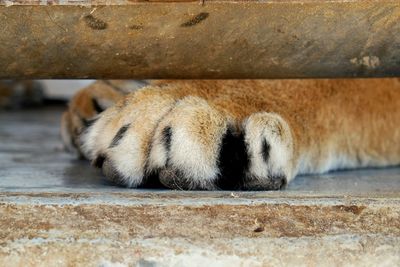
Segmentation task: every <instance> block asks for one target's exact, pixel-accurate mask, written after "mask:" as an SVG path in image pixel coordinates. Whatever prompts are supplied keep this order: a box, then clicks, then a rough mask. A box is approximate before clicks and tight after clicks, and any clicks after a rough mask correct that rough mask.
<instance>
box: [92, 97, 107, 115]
mask: <svg viewBox="0 0 400 267" xmlns="http://www.w3.org/2000/svg"><path fill="white" fill-rule="evenodd" d="M92 106H93V108H94V110H96V112H97V113H101V112H103V111H104V110H105V108H103V107H102V106H100V104H99V102H98V101H97V99H96V98H92Z"/></svg>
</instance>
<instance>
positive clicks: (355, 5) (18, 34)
mask: <svg viewBox="0 0 400 267" xmlns="http://www.w3.org/2000/svg"><path fill="white" fill-rule="evenodd" d="M354 76H359V77H372V76H375V77H381V76H400V1H398V0H380V1H367V0H350V1H335V0H333V1H332V0H319V1H318V0H299V1H293V0H283V1H277V0H272V1H206V2H205V3H203V4H201V2H198V1H185V2H182V1H176V2H168V1H159V2H153V1H150V2H146V3H145V2H140V1H137V2H136V1H124V0H120V1H118V0H117V1H106V0H104V1H84V0H80V1H72V0H70V1H62V0H60V1H39V0H37V1H27V0H19V1H4V0H0V78H288V77H354Z"/></svg>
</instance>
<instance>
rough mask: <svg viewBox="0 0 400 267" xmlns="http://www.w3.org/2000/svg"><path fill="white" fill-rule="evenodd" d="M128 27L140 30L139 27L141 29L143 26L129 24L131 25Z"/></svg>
mask: <svg viewBox="0 0 400 267" xmlns="http://www.w3.org/2000/svg"><path fill="white" fill-rule="evenodd" d="M129 29H131V30H141V29H143V26H142V25H131V26H129Z"/></svg>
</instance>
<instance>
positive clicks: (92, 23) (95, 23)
mask: <svg viewBox="0 0 400 267" xmlns="http://www.w3.org/2000/svg"><path fill="white" fill-rule="evenodd" d="M84 20H85V22H86V25H87V26H89V27H90V28H92V29H93V30H105V29H107V27H108V25H107V23H106V22H104V21H102V20H101V19H98V18H95V17H93V15H86V16H85V17H84Z"/></svg>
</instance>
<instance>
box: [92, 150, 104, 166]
mask: <svg viewBox="0 0 400 267" xmlns="http://www.w3.org/2000/svg"><path fill="white" fill-rule="evenodd" d="M105 159H106V157H105V156H104V155H102V154H100V155H98V156H97V157H96V159H95V160H94V161H93V166H95V167H96V168H99V169H100V168H102V167H103V164H104V161H105Z"/></svg>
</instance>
